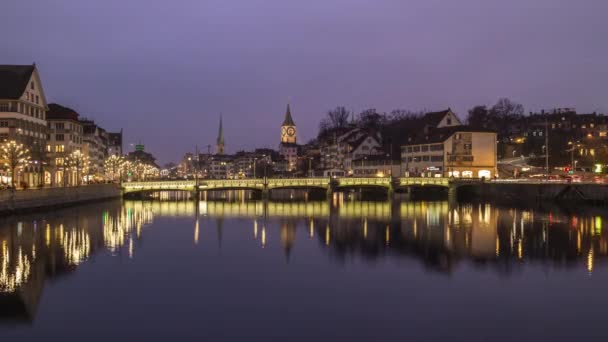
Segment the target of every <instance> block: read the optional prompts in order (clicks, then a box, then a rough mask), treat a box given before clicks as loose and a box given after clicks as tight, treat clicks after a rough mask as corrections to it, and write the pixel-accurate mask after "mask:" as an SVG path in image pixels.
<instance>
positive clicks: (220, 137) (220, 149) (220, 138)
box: [215, 114, 224, 155]
mask: <svg viewBox="0 0 608 342" xmlns="http://www.w3.org/2000/svg"><path fill="white" fill-rule="evenodd" d="M215 151H216V153H217V154H219V155H223V154H224V128H223V127H222V114H220V128H219V131H218V133H217V144H216V146H215Z"/></svg>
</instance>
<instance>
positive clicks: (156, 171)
mask: <svg viewBox="0 0 608 342" xmlns="http://www.w3.org/2000/svg"><path fill="white" fill-rule="evenodd" d="M125 159H126V160H127V161H128V162H129V163H128V165H129V166H128V170H127V176H128V177H129V179H130V180H133V179H137V180H146V179H150V178H155V177H157V176H159V175H160V167H159V166H158V165H156V158H155V157H154V156H153V155H152V154H151V153H148V152H146V151H145V146H144V145H143V144H137V145H135V151H133V152H129V153H128V154H127V155H126V157H125Z"/></svg>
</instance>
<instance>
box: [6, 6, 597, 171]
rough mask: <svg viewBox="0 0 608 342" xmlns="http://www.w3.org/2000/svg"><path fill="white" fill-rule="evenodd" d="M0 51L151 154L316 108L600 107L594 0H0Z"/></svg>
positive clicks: (264, 140) (256, 130) (309, 118)
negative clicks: (220, 128)
mask: <svg viewBox="0 0 608 342" xmlns="http://www.w3.org/2000/svg"><path fill="white" fill-rule="evenodd" d="M0 6H1V9H0V18H1V20H0V64H30V63H32V62H36V63H37V65H38V68H39V70H40V72H41V76H42V82H43V86H44V89H45V91H46V95H47V99H48V101H49V102H58V103H60V104H62V105H65V106H69V107H72V108H74V109H75V110H77V111H78V112H79V113H81V115H83V116H85V117H89V118H93V119H95V120H96V121H97V122H99V123H100V124H101V125H102V126H103V127H105V128H106V129H108V130H118V129H120V128H121V127H122V128H123V129H124V131H125V148H128V147H129V144H130V143H136V142H138V141H141V142H143V143H144V144H145V145H146V149H147V150H149V151H150V152H152V153H154V154H155V155H156V156H157V157H159V159H160V161H161V162H167V161H178V160H179V159H180V158H181V156H182V155H183V153H184V152H187V151H192V150H193V149H194V146H195V145H196V144H198V145H199V147H200V148H201V150H204V149H206V147H204V146H206V145H207V144H214V142H215V138H216V134H217V125H218V117H219V114H220V112H221V113H223V115H224V129H225V136H226V145H227V150H228V151H229V152H235V151H237V150H240V149H248V150H250V149H252V148H253V147H275V148H276V146H277V144H278V142H279V135H280V130H279V126H280V124H281V122H282V119H283V115H284V112H285V107H286V104H287V102H290V103H291V105H292V113H293V115H294V120H295V122H296V124H297V126H298V134H299V142H306V141H308V140H309V139H310V138H312V137H313V136H315V135H316V132H317V126H318V121H319V120H320V119H321V117H322V116H324V115H325V112H326V111H327V110H328V109H331V108H334V107H335V106H337V105H344V106H346V107H347V108H349V109H352V110H355V111H356V112H359V111H361V110H363V109H366V108H376V109H377V110H378V111H390V110H392V109H395V108H404V109H411V110H421V109H428V110H441V109H444V108H447V107H451V108H452V109H453V110H455V111H456V112H457V113H458V114H459V115H460V116H461V117H464V116H465V115H466V111H467V110H468V109H469V108H471V107H472V106H474V105H476V104H493V103H495V102H496V100H497V99H498V98H499V97H509V98H511V99H512V100H514V101H517V102H520V103H522V104H523V105H524V107H525V108H526V111H533V110H540V109H548V108H553V107H576V108H577V109H578V111H579V112H592V111H598V112H608V96H607V94H608V91H607V89H608V86H607V84H608V44H607V41H608V22H607V20H606V14H607V13H608V1H605V0H576V1H574V0H510V1H504V0H501V1H498V0H496V1H493V0H450V1H448V0H411V1H410V0H306V1H287V0H240V1H237V0H232V1H231V0H183V1H166V0H162V1H160V0H137V1H136V0H129V1H127V0H103V1H98V0H90V1H87V0H70V1H68V0H64V1H62V0H48V1H44V0H38V1H34V0H2V1H1V5H0Z"/></svg>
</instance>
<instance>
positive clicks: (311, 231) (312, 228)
mask: <svg viewBox="0 0 608 342" xmlns="http://www.w3.org/2000/svg"><path fill="white" fill-rule="evenodd" d="M309 236H310V238H311V239H312V238H313V237H314V236H315V222H314V220H313V219H312V218H311V219H310V232H309Z"/></svg>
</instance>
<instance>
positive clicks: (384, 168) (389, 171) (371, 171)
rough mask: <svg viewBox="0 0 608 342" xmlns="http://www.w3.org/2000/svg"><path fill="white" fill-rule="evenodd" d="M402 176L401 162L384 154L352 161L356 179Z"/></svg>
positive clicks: (353, 173)
mask: <svg viewBox="0 0 608 342" xmlns="http://www.w3.org/2000/svg"><path fill="white" fill-rule="evenodd" d="M400 174H401V161H400V160H393V159H391V158H390V157H387V156H386V155H383V154H377V155H370V156H365V157H363V158H358V159H354V160H353V161H352V175H353V176H354V177H390V176H393V177H398V176H399V175H400Z"/></svg>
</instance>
